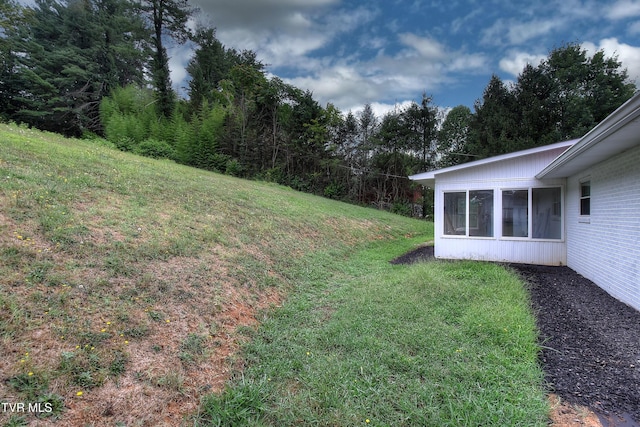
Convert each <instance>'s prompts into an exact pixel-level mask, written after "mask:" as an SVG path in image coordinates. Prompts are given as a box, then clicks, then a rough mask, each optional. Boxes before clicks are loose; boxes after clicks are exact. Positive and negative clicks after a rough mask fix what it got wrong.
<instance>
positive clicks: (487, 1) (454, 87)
mask: <svg viewBox="0 0 640 427" xmlns="http://www.w3.org/2000/svg"><path fill="white" fill-rule="evenodd" d="M191 1H192V3H193V4H196V5H198V6H199V7H200V8H201V9H202V11H203V12H206V13H207V14H208V16H209V21H208V23H209V25H210V26H214V27H216V29H217V36H218V39H219V40H220V41H221V42H222V43H224V44H225V45H226V46H227V47H234V48H236V49H250V50H253V51H255V52H257V54H258V58H259V59H260V60H261V61H262V62H264V63H265V64H268V68H267V70H268V71H269V73H271V74H273V75H277V76H278V77H280V78H282V79H283V80H285V81H286V82H288V83H291V84H293V85H295V86H297V87H299V88H301V89H309V90H311V91H312V92H313V94H314V98H315V99H317V100H318V101H319V102H320V103H321V104H322V105H325V104H326V103H327V102H331V103H333V104H334V105H336V106H337V107H338V108H340V109H341V110H342V111H343V112H346V111H349V110H353V111H357V110H359V109H360V108H362V106H363V105H364V104H365V103H371V104H372V106H374V110H375V111H376V112H377V113H379V114H382V113H383V112H384V111H388V110H389V109H391V108H393V107H394V105H396V106H397V105H403V104H406V103H407V102H410V101H411V100H419V99H420V98H421V95H422V92H426V93H427V94H428V95H432V96H433V99H434V104H435V105H438V106H441V107H453V106H456V105H460V104H463V105H467V106H469V107H473V103H474V101H475V100H476V99H478V98H481V96H482V91H483V90H484V88H485V86H486V85H487V83H488V82H489V79H490V77H491V75H492V74H494V73H495V74H497V75H499V76H500V77H501V78H502V79H503V80H504V81H513V80H515V79H516V77H517V75H518V73H519V72H520V71H521V70H522V69H523V67H524V66H525V64H526V63H532V64H534V65H537V64H538V63H539V61H540V60H541V59H543V58H545V57H547V55H548V53H549V51H550V50H551V49H553V48H554V47H559V46H562V45H564V44H566V43H567V42H577V43H581V44H582V45H583V47H584V48H585V49H587V50H588V51H590V52H595V51H596V50H599V49H602V50H604V51H605V53H606V54H607V55H608V56H611V55H614V54H616V55H618V58H619V60H621V61H622V63H623V66H624V67H626V68H627V69H628V71H629V74H630V76H631V77H632V78H633V79H634V80H636V81H637V82H638V84H640V0H614V1H603V0H596V1H592V0H560V1H556V0H551V1H549V0H544V1H543V0H529V1H519V0H482V1H481V0H447V1H433V0H367V1H356V0H260V1H257V0H231V1H230V0H191ZM170 54H171V55H172V62H171V64H172V72H173V81H174V84H175V85H180V84H181V83H180V82H181V81H182V79H183V77H184V70H183V69H182V66H183V64H185V63H186V62H187V61H188V58H189V55H190V52H189V51H188V50H186V49H185V48H184V47H182V48H174V49H172V51H171V52H170ZM182 84H184V83H182Z"/></svg>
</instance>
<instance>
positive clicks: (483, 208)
mask: <svg viewBox="0 0 640 427" xmlns="http://www.w3.org/2000/svg"><path fill="white" fill-rule="evenodd" d="M469 235H470V236H481V237H493V190H477V191H469Z"/></svg>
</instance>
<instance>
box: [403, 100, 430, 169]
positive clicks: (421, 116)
mask: <svg viewBox="0 0 640 427" xmlns="http://www.w3.org/2000/svg"><path fill="white" fill-rule="evenodd" d="M432 101H433V98H431V97H429V96H427V94H426V93H423V94H422V101H420V105H418V104H417V103H415V102H413V103H411V105H410V106H409V107H408V108H407V109H406V110H404V111H403V112H402V116H403V121H404V123H405V126H406V127H407V132H408V133H407V138H408V141H407V144H408V149H409V150H411V151H414V152H416V153H419V156H420V162H421V165H420V168H421V169H422V170H426V169H428V168H430V167H433V166H434V165H435V163H436V142H437V127H438V109H437V108H436V107H434V106H433V105H432Z"/></svg>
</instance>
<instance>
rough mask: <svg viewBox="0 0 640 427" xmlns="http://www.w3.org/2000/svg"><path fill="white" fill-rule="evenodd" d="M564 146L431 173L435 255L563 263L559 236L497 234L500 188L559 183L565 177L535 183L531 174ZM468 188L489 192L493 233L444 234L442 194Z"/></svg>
mask: <svg viewBox="0 0 640 427" xmlns="http://www.w3.org/2000/svg"><path fill="white" fill-rule="evenodd" d="M565 149H566V147H565V148H557V149H553V150H548V151H545V152H540V153H535V154H530V155H526V156H521V157H515V158H511V159H508V160H504V161H500V162H496V163H491V164H485V165H479V166H478V167H471V168H467V169H464V170H460V171H453V172H449V173H442V174H438V175H436V185H435V206H434V208H435V227H436V229H435V233H434V234H435V242H434V244H435V256H436V257H437V258H444V259H474V260H485V261H505V262H517V263H529V264H546V265H565V264H566V261H567V259H566V246H565V240H564V238H563V239H561V240H553V241H551V240H534V239H516V238H503V237H501V236H502V197H501V194H502V193H501V191H502V190H504V189H529V188H531V187H544V186H562V187H563V186H564V184H565V180H564V179H554V180H545V181H540V180H537V179H535V178H533V177H534V176H535V174H536V173H538V172H539V171H540V170H542V169H543V168H544V167H545V166H546V165H547V164H549V163H550V162H551V161H552V160H553V159H554V158H556V157H557V156H558V155H560V154H561V153H562V152H563V151H564V150H565ZM467 190H494V215H493V230H494V236H493V237H475V238H474V237H460V236H447V235H444V232H443V230H444V225H443V224H444V214H443V205H444V193H445V192H449V191H467ZM563 194H564V193H563ZM530 216H531V215H530ZM563 231H564V230H563ZM563 234H564V233H563Z"/></svg>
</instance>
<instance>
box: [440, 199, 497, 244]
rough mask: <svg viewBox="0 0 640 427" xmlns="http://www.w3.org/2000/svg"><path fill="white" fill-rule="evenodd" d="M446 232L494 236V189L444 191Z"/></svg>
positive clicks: (448, 233)
mask: <svg viewBox="0 0 640 427" xmlns="http://www.w3.org/2000/svg"><path fill="white" fill-rule="evenodd" d="M443 222H444V230H443V232H444V234H445V235H450V236H452V235H458V236H474V237H476V236H477V237H493V190H472V191H468V192H467V191H456V192H447V193H444V221H443Z"/></svg>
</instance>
